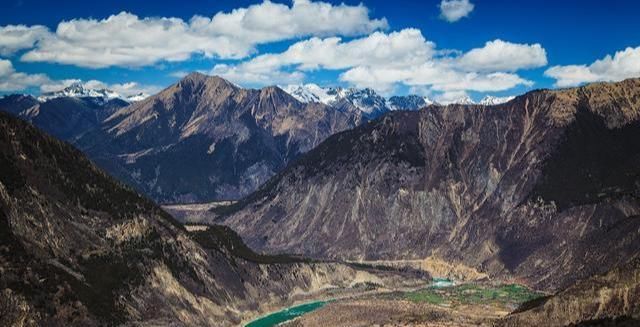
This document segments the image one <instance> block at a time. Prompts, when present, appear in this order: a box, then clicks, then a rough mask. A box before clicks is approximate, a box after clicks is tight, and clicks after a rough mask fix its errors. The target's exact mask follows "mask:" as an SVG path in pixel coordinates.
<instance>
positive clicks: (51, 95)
mask: <svg viewBox="0 0 640 327" xmlns="http://www.w3.org/2000/svg"><path fill="white" fill-rule="evenodd" d="M148 96H149V95H148V94H144V93H138V94H135V95H131V96H122V95H120V94H118V93H116V92H114V91H112V90H109V89H91V88H87V87H85V86H84V85H83V84H82V83H73V84H71V85H69V86H68V87H65V88H64V89H62V90H60V91H55V92H48V93H43V94H41V95H40V96H39V97H38V101H40V102H46V101H48V100H51V99H57V98H89V99H92V100H93V101H95V102H102V103H106V102H109V101H111V100H114V99H120V100H123V101H127V102H137V101H142V100H144V99H145V98H147V97H148Z"/></svg>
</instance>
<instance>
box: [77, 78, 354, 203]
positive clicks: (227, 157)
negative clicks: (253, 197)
mask: <svg viewBox="0 0 640 327" xmlns="http://www.w3.org/2000/svg"><path fill="white" fill-rule="evenodd" d="M361 122H362V116H361V114H360V113H359V112H358V111H357V110H354V109H353V108H351V109H349V108H344V109H334V108H331V107H328V106H326V105H323V104H319V103H308V104H305V103H300V102H299V101H297V100H296V99H295V98H293V97H291V96H290V95H288V94H287V93H286V92H284V91H282V90H281V89H279V88H277V87H267V88H263V89H261V90H253V89H242V88H239V87H237V86H235V85H234V84H232V83H230V82H227V81H225V80H223V79H221V78H218V77H211V76H205V75H202V74H198V73H194V74H191V75H188V76H187V77H185V78H184V79H183V80H181V81H180V82H178V83H177V84H175V85H172V86H171V87H169V88H167V89H165V90H163V91H162V92H160V93H159V94H156V95H154V96H151V97H149V98H147V99H145V100H143V101H140V102H137V103H135V104H132V105H131V106H129V107H126V108H124V109H122V110H119V111H118V112H116V113H115V114H113V115H112V116H111V117H109V118H108V119H106V120H105V121H104V123H103V124H102V126H101V128H100V129H99V130H96V131H95V132H94V133H91V134H88V135H86V136H85V137H83V138H82V139H81V140H79V141H78V142H76V145H77V146H78V147H79V148H81V149H82V150H84V151H85V152H86V153H88V155H89V156H90V157H91V158H92V159H93V160H95V161H96V162H97V163H98V164H99V165H100V166H102V167H104V168H105V169H106V170H107V171H109V172H110V173H111V174H113V175H115V176H117V177H118V178H119V179H121V180H124V181H127V182H128V183H129V184H130V185H133V186H134V187H136V188H137V189H138V190H140V191H141V192H143V193H144V194H146V195H148V196H150V197H152V198H153V199H154V200H156V201H158V202H163V203H167V202H169V203H175V202H203V201H210V200H213V199H218V200H219V199H222V200H225V199H237V198H239V197H242V196H243V195H246V194H248V193H249V192H251V191H253V190H255V189H256V188H257V187H258V186H259V185H260V184H262V183H263V182H264V181H265V180H267V179H268V178H269V177H271V176H273V175H274V174H275V173H276V172H278V171H280V170H281V169H283V168H284V167H285V166H286V164H287V163H288V162H290V161H291V160H293V159H295V158H297V157H298V156H299V155H300V154H301V153H304V152H306V151H308V150H310V149H312V148H313V147H314V146H316V145H317V144H319V143H320V142H321V141H323V140H324V139H325V138H327V137H328V136H329V135H332V134H334V133H336V132H339V131H343V130H345V129H348V128H351V127H354V126H356V125H358V124H360V123H361Z"/></svg>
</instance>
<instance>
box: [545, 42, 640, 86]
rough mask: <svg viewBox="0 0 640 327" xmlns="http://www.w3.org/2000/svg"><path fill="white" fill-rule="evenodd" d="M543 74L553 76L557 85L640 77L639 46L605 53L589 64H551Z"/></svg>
mask: <svg viewBox="0 0 640 327" xmlns="http://www.w3.org/2000/svg"><path fill="white" fill-rule="evenodd" d="M544 74H545V75H546V76H549V77H551V78H554V79H555V80H556V86H558V87H567V86H575V85H579V84H582V83H590V82H598V81H609V82H614V81H621V80H623V79H626V78H631V77H640V47H637V48H631V47H629V48H626V49H624V50H622V51H617V52H616V53H615V54H614V55H613V56H611V55H606V56H605V57H604V58H602V59H599V60H596V61H595V62H593V63H592V64H590V65H567V66H553V67H551V68H549V69H547V71H545V73H544Z"/></svg>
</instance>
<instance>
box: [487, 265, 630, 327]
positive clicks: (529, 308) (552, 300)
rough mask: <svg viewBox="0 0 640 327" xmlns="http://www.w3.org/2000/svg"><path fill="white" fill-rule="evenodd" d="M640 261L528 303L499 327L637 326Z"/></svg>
mask: <svg viewBox="0 0 640 327" xmlns="http://www.w3.org/2000/svg"><path fill="white" fill-rule="evenodd" d="M639 304H640V259H638V258H635V259H632V260H631V261H630V262H628V263H626V264H624V265H622V266H620V267H617V268H614V269H613V270H611V271H609V272H607V273H606V274H602V275H596V276H593V277H590V278H588V279H585V280H582V281H579V282H578V283H576V284H575V285H572V286H571V287H569V288H568V289H566V290H563V291H562V292H559V293H558V294H556V295H553V296H550V297H545V298H542V299H537V300H534V301H532V302H529V303H525V304H524V305H523V306H522V307H521V308H519V309H518V310H516V311H515V312H514V313H512V314H510V315H509V316H507V317H505V318H503V319H502V320H501V321H499V323H497V325H498V326H542V325H544V326H569V325H572V326H637V325H638V324H639V323H640V305H639Z"/></svg>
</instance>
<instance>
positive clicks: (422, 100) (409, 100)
mask: <svg viewBox="0 0 640 327" xmlns="http://www.w3.org/2000/svg"><path fill="white" fill-rule="evenodd" d="M437 104H438V103H437V102H436V101H434V100H432V99H431V98H428V97H421V96H418V95H406V96H392V97H390V98H389V99H388V100H387V105H388V106H389V109H390V110H391V111H395V110H409V111H410V110H417V109H420V108H423V107H425V106H429V105H437Z"/></svg>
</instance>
